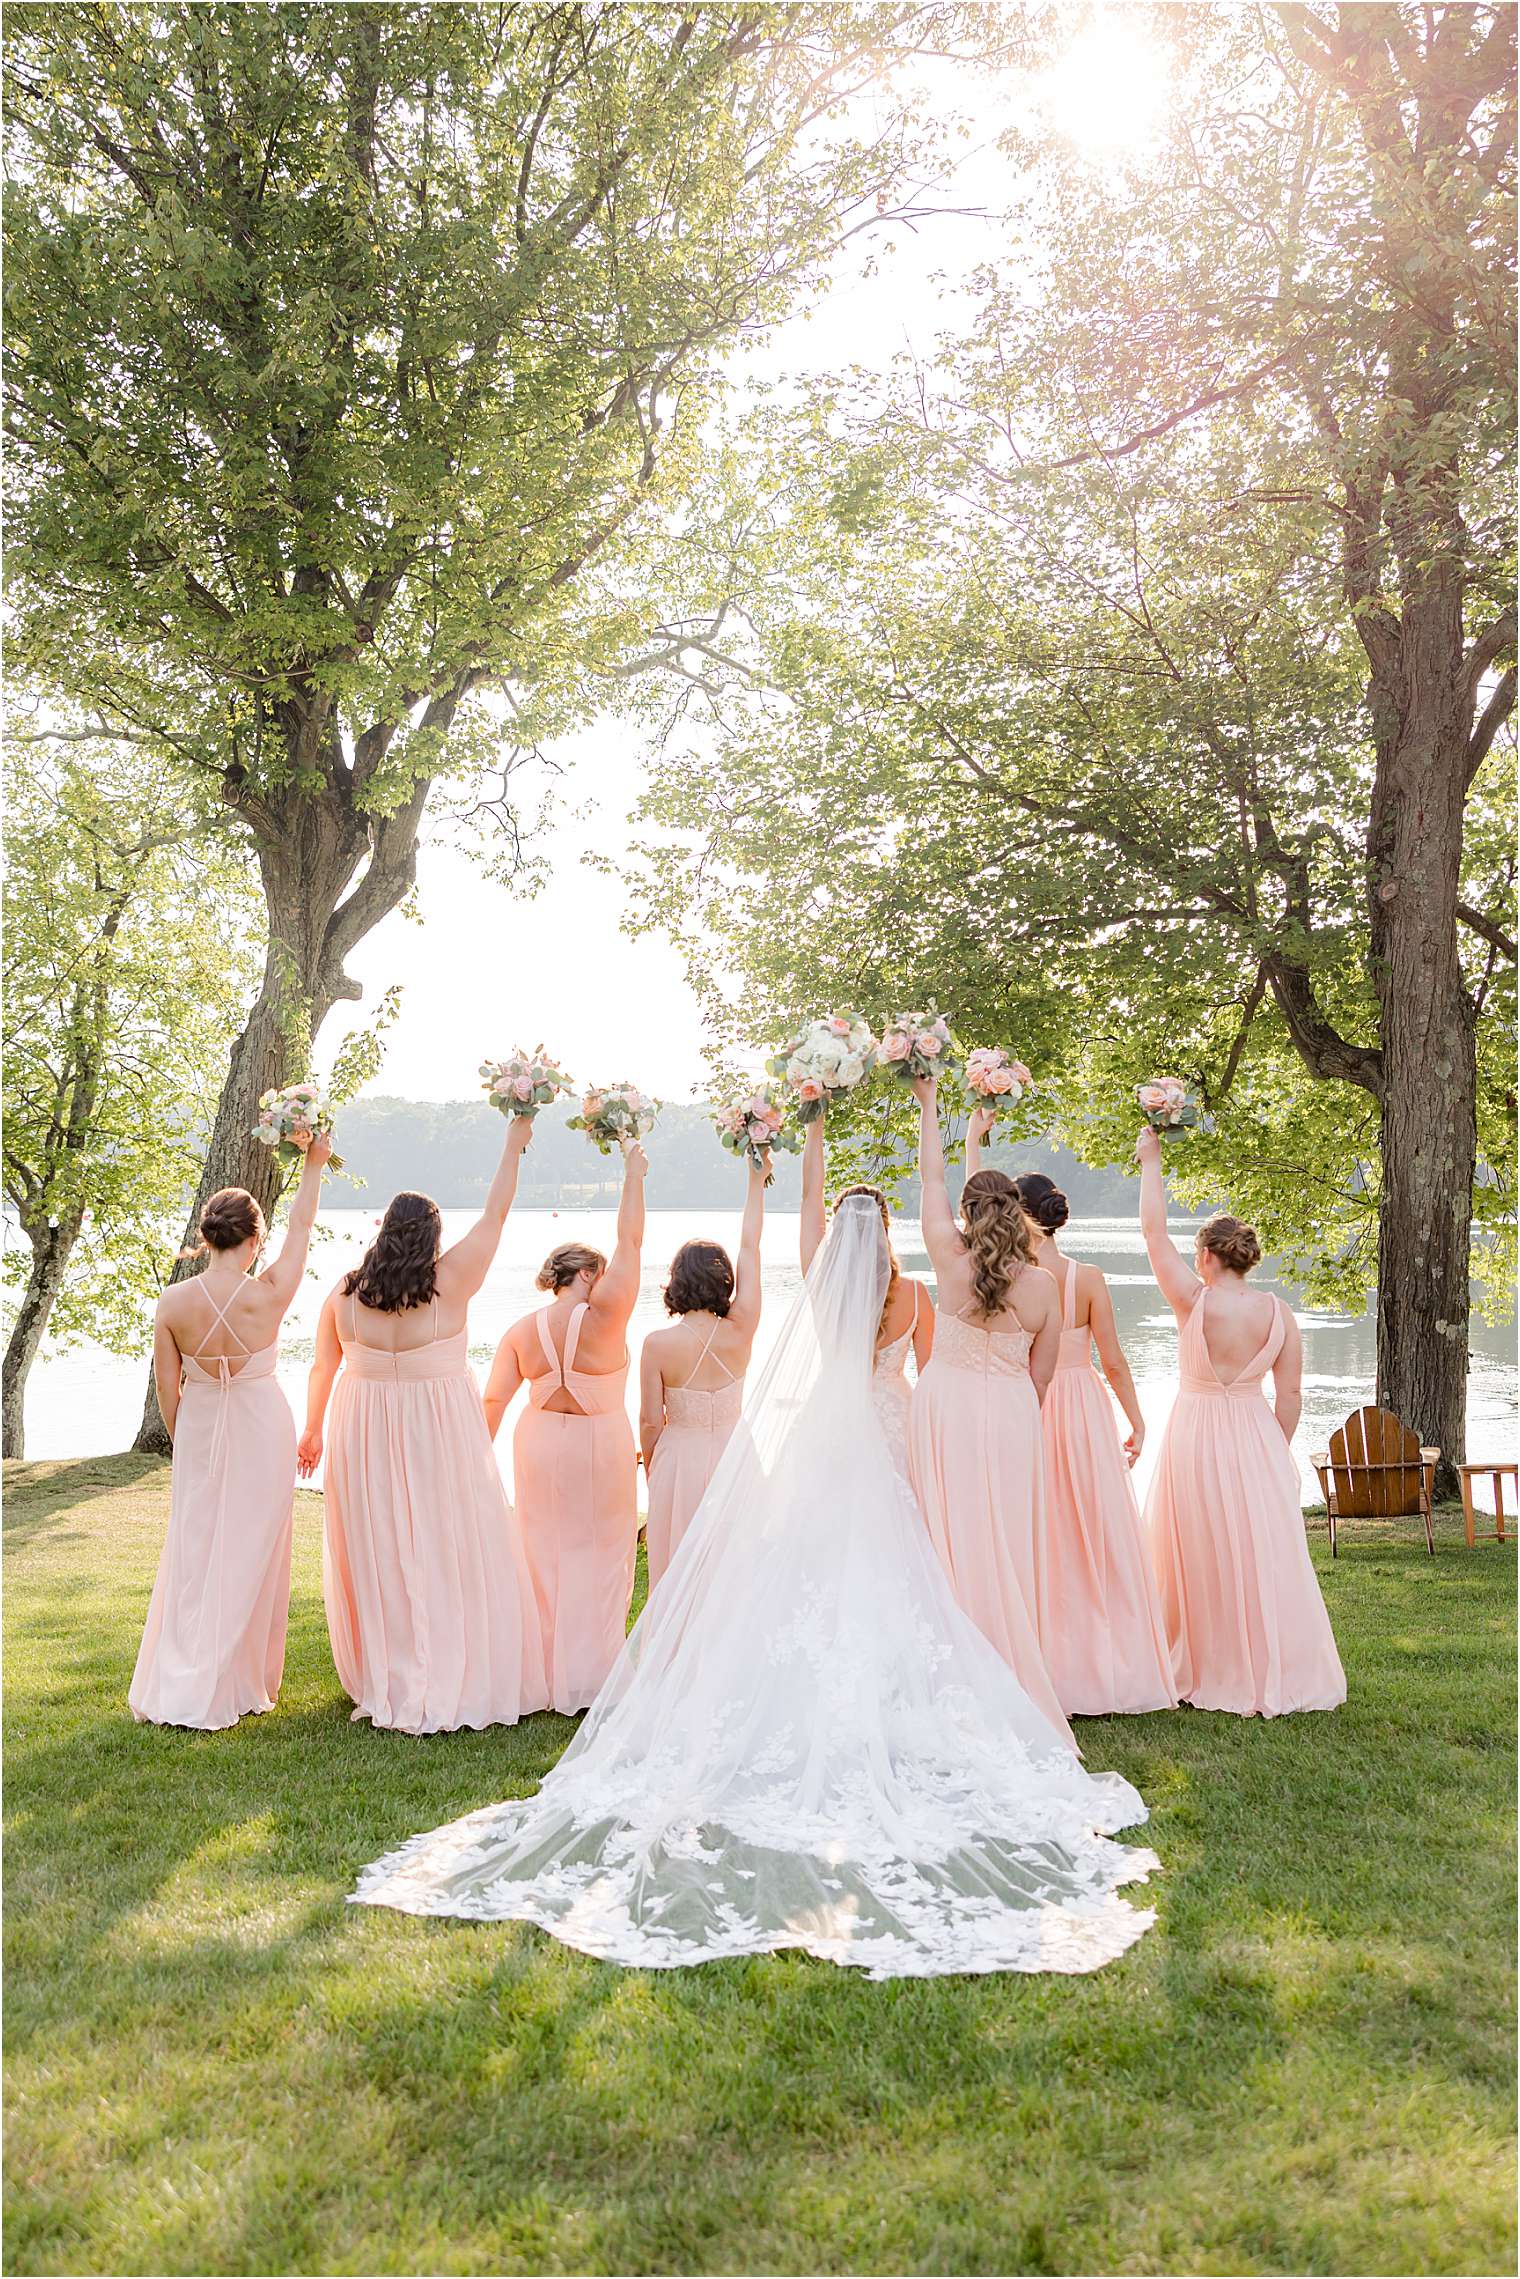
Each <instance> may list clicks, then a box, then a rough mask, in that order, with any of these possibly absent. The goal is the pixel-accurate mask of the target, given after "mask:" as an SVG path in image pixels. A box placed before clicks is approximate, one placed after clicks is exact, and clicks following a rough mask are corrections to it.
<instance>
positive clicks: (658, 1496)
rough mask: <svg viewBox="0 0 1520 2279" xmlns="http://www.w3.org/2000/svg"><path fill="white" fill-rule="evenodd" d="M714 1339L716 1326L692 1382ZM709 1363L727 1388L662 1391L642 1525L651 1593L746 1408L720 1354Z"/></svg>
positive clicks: (675, 1387)
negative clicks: (661, 1419)
mask: <svg viewBox="0 0 1520 2279" xmlns="http://www.w3.org/2000/svg"><path fill="white" fill-rule="evenodd" d="M717 1334H718V1325H717V1323H716V1322H714V1324H713V1326H712V1329H711V1331H710V1333H709V1335H708V1339H707V1343H706V1345H704V1346H703V1348H702V1350H701V1352H700V1353H699V1354H698V1356H697V1363H696V1368H695V1369H693V1370H692V1373H691V1374H692V1376H693V1377H695V1375H696V1374H697V1370H698V1369H700V1368H701V1366H702V1364H703V1362H704V1361H705V1360H706V1359H707V1356H708V1353H709V1351H710V1350H711V1347H712V1341H713V1339H714V1338H715V1337H716V1336H717ZM712 1358H713V1363H714V1366H715V1367H717V1368H719V1369H721V1370H722V1371H723V1374H724V1376H725V1377H726V1378H727V1380H728V1382H727V1383H726V1384H723V1385H715V1386H713V1387H712V1389H711V1390H710V1391H707V1392H704V1391H703V1390H702V1389H701V1388H700V1387H698V1386H696V1385H693V1384H692V1383H691V1381H690V1379H688V1380H687V1382H686V1383H685V1384H684V1385H667V1386H666V1388H665V1429H664V1431H663V1432H662V1433H661V1434H660V1437H659V1439H658V1440H657V1441H656V1442H655V1450H654V1455H653V1456H652V1457H651V1458H650V1463H649V1516H648V1518H647V1519H646V1520H645V1522H644V1551H645V1556H646V1558H647V1559H648V1562H649V1587H650V1589H651V1590H653V1589H654V1586H655V1584H656V1583H657V1582H659V1580H660V1578H661V1577H662V1575H663V1574H664V1572H665V1570H666V1568H667V1567H668V1566H669V1565H670V1562H671V1560H672V1559H673V1558H674V1557H675V1555H676V1547H677V1545H678V1544H679V1543H680V1541H681V1538H682V1536H683V1535H684V1534H685V1533H686V1530H687V1528H688V1527H689V1526H690V1525H691V1521H692V1515H693V1513H694V1512H695V1511H696V1508H697V1506H698V1504H699V1503H700V1502H701V1501H702V1498H703V1496H704V1495H705V1494H706V1493H707V1483H708V1481H709V1480H710V1479H711V1478H712V1476H713V1474H714V1472H715V1471H716V1470H717V1469H718V1459H719V1457H720V1456H721V1455H722V1454H723V1451H724V1449H725V1448H726V1447H727V1446H728V1444H729V1441H730V1440H731V1439H732V1438H733V1431H734V1427H735V1425H736V1424H737V1423H738V1421H739V1411H740V1409H741V1408H742V1406H743V1403H744V1379H743V1378H742V1377H736V1376H735V1375H734V1373H733V1371H732V1370H731V1369H730V1368H729V1367H728V1365H727V1363H726V1362H725V1361H724V1360H723V1357H722V1355H721V1354H717V1353H714V1354H713V1356H712Z"/></svg>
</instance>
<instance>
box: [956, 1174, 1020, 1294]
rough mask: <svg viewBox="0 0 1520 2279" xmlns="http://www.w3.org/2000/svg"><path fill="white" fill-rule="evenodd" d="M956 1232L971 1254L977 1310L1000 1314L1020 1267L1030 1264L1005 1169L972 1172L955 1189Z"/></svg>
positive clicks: (1016, 1201) (1017, 1205)
mask: <svg viewBox="0 0 1520 2279" xmlns="http://www.w3.org/2000/svg"><path fill="white" fill-rule="evenodd" d="M961 1236H962V1239H963V1240H964V1242H965V1245H966V1248H967V1249H968V1250H969V1251H970V1253H971V1288H972V1291H973V1293H974V1295H975V1298H976V1304H977V1311H978V1312H979V1313H980V1314H982V1315H984V1316H985V1315H988V1314H997V1313H1001V1312H1002V1310H1003V1308H1004V1306H1005V1305H1006V1304H1007V1302H1008V1293H1009V1291H1010V1290H1011V1289H1012V1288H1013V1285H1014V1280H1015V1277H1016V1276H1017V1274H1018V1272H1019V1269H1020V1267H1022V1266H1028V1265H1030V1264H1031V1263H1032V1259H1031V1253H1030V1248H1029V1227H1028V1223H1027V1221H1026V1220H1025V1217H1024V1211H1023V1206H1022V1204H1021V1203H1020V1201H1019V1191H1018V1189H1017V1187H1015V1185H1014V1183H1013V1181H1012V1180H1011V1179H1010V1178H1009V1176H1008V1174H1007V1172H1006V1171H978V1172H975V1173H974V1174H973V1175H972V1177H971V1178H970V1179H968V1180H967V1181H966V1184H965V1186H964V1187H963V1188H962V1189H961Z"/></svg>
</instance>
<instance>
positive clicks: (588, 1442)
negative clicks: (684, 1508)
mask: <svg viewBox="0 0 1520 2279" xmlns="http://www.w3.org/2000/svg"><path fill="white" fill-rule="evenodd" d="M547 1311H548V1309H547V1308H545V1309H544V1310H543V1311H542V1312H540V1313H539V1314H538V1315H537V1316H536V1317H535V1318H536V1320H537V1322H538V1334H539V1337H540V1339H541V1341H542V1343H543V1348H544V1353H545V1355H546V1356H547V1358H548V1362H549V1369H548V1372H547V1374H546V1375H544V1376H542V1377H530V1378H529V1379H528V1403H529V1405H528V1407H527V1408H526V1409H524V1411H523V1413H522V1415H521V1416H520V1417H519V1418H518V1420H517V1429H516V1431H515V1432H514V1433H513V1435H512V1477H513V1484H514V1492H515V1495H516V1500H517V1516H518V1520H519V1522H520V1524H521V1527H522V1534H523V1548H524V1549H525V1551H526V1552H527V1555H528V1566H529V1569H530V1571H531V1573H532V1576H533V1589H534V1593H535V1595H536V1597H537V1600H538V1611H539V1618H540V1621H541V1622H542V1625H543V1648H544V1664H545V1668H546V1669H547V1671H548V1679H549V1700H550V1702H551V1704H552V1706H553V1707H554V1708H555V1709H560V1710H565V1711H572V1710H577V1709H584V1708H585V1707H586V1705H587V1703H588V1702H591V1701H594V1700H595V1699H596V1696H597V1694H598V1693H599V1692H600V1691H601V1687H602V1681H603V1679H604V1678H605V1677H606V1675H607V1672H608V1671H609V1670H610V1669H611V1667H612V1665H613V1663H614V1662H615V1661H616V1659H617V1657H618V1653H619V1651H620V1649H621V1647H622V1644H623V1640H624V1638H625V1637H626V1636H627V1632H628V1606H629V1601H630V1600H631V1599H632V1597H633V1565H634V1554H635V1552H636V1550H637V1548H638V1537H639V1507H638V1480H637V1475H636V1473H635V1470H634V1447H633V1427H632V1425H631V1424H630V1423H629V1421H628V1409H627V1405H626V1403H627V1384H628V1356H627V1353H626V1352H625V1353H624V1355H623V1360H622V1364H621V1366H620V1367H619V1368H616V1369H608V1370H604V1371H601V1372H600V1373H599V1374H597V1375H595V1376H592V1375H588V1373H587V1372H586V1371H585V1370H584V1369H577V1368H576V1366H575V1349H576V1347H577V1345H578V1344H579V1342H580V1334H581V1328H582V1325H583V1324H584V1322H585V1319H586V1308H585V1306H584V1305H579V1306H577V1307H576V1308H575V1309H574V1311H573V1312H572V1314H571V1316H570V1322H569V1326H568V1328H567V1330H566V1332H565V1350H564V1355H563V1357H561V1356H560V1355H559V1354H558V1353H556V1351H555V1349H554V1340H553V1338H552V1337H551V1336H550V1335H549V1325H548V1321H547V1319H546V1315H547ZM561 1391H563V1392H567V1393H568V1394H569V1395H570V1397H571V1399H572V1400H573V1401H575V1402H577V1403H578V1404H579V1414H577V1413H576V1412H575V1411H574V1410H570V1409H550V1408H546V1407H545V1406H544V1403H545V1402H546V1401H549V1400H552V1399H553V1397H554V1395H555V1394H556V1393H558V1392H561ZM656 1453H658V1451H657V1452H656Z"/></svg>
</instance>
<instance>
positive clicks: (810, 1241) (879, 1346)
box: [801, 1116, 934, 1480]
mask: <svg viewBox="0 0 1520 2279" xmlns="http://www.w3.org/2000/svg"><path fill="white" fill-rule="evenodd" d="M823 1188H824V1160H823V1118H822V1117H821V1116H820V1117H817V1118H816V1119H815V1120H814V1122H812V1123H810V1124H809V1125H808V1127H807V1136H806V1138H805V1140H804V1142H803V1148H802V1220H801V1237H802V1271H803V1273H804V1274H806V1273H807V1270H808V1268H809V1267H810V1266H811V1265H812V1263H813V1260H814V1258H815V1257H816V1256H817V1253H818V1250H819V1247H820V1245H821V1244H822V1242H823V1237H824V1230H825V1226H826V1224H827V1214H826V1212H825V1209H824V1200H823ZM846 1195H869V1196H870V1198H871V1200H872V1202H873V1203H874V1204H875V1205H876V1207H877V1209H878V1210H879V1211H880V1212H881V1223H882V1225H883V1226H884V1227H885V1228H886V1230H887V1263H888V1278H887V1294H886V1297H885V1299H884V1300H883V1302H882V1309H881V1320H880V1322H879V1324H878V1325H877V1330H876V1354H875V1359H874V1361H873V1363H872V1366H871V1401H872V1405H873V1406H874V1408H875V1410H876V1414H877V1416H878V1418H879V1419H880V1421H881V1429H882V1431H883V1433H884V1434H885V1435H886V1441H887V1448H888V1451H889V1452H890V1454H891V1458H892V1461H893V1463H894V1464H895V1465H896V1466H897V1469H898V1471H899V1472H901V1474H902V1476H903V1478H904V1479H905V1480H906V1479H907V1478H908V1404H909V1402H910V1400H911V1398H912V1393H911V1390H910V1387H909V1384H908V1379H907V1360H908V1348H909V1346H910V1345H911V1346H912V1348H913V1366H914V1368H915V1369H916V1370H917V1371H918V1374H919V1375H920V1376H922V1375H923V1373H924V1370H925V1369H926V1368H927V1367H928V1363H929V1355H930V1354H931V1353H932V1351H933V1350H934V1300H933V1299H932V1298H931V1297H930V1295H929V1293H928V1290H927V1289H926V1288H925V1286H924V1284H923V1283H922V1282H915V1281H913V1280H911V1279H910V1278H909V1277H908V1276H907V1275H905V1274H903V1273H901V1272H900V1271H899V1269H898V1264H897V1254H896V1252H895V1251H894V1250H893V1248H892V1217H891V1213H890V1212H889V1211H888V1209H887V1198H886V1196H885V1195H884V1194H883V1193H882V1191H881V1189H880V1188H879V1187H868V1186H865V1185H864V1184H862V1185H860V1186H856V1187H844V1188H841V1190H840V1192H839V1194H838V1195H836V1196H835V1198H834V1200H835V1201H836V1202H842V1201H843V1200H844V1197H845V1196H846Z"/></svg>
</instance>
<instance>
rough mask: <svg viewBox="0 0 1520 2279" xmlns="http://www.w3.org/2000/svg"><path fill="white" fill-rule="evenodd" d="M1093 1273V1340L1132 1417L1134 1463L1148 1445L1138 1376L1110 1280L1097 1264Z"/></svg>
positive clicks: (1129, 1451)
mask: <svg viewBox="0 0 1520 2279" xmlns="http://www.w3.org/2000/svg"><path fill="white" fill-rule="evenodd" d="M1071 1271H1072V1272H1073V1273H1074V1274H1075V1273H1076V1272H1078V1269H1077V1268H1076V1267H1075V1266H1074V1267H1073V1268H1072V1269H1071ZM1082 1271H1084V1272H1085V1271H1087V1269H1085V1268H1084V1269H1082ZM1091 1273H1092V1277H1093V1279H1092V1284H1091V1293H1092V1294H1091V1297H1090V1298H1089V1300H1088V1308H1087V1319H1088V1326H1089V1327H1090V1329H1091V1330H1092V1333H1093V1343H1094V1344H1095V1345H1096V1346H1097V1348H1098V1359H1099V1361H1100V1363H1101V1364H1102V1368H1103V1374H1104V1376H1105V1377H1106V1378H1107V1379H1108V1381H1109V1384H1110V1385H1111V1386H1112V1387H1113V1391H1114V1398H1115V1400H1116V1401H1117V1402H1118V1403H1119V1406H1120V1408H1121V1409H1123V1411H1124V1413H1125V1415H1126V1416H1127V1417H1128V1419H1129V1434H1128V1437H1127V1438H1126V1440H1125V1443H1124V1453H1125V1455H1126V1456H1127V1457H1128V1458H1129V1460H1130V1462H1131V1464H1134V1463H1137V1462H1138V1461H1139V1457H1140V1451H1141V1449H1142V1448H1143V1447H1144V1446H1145V1419H1144V1417H1143V1416H1142V1415H1141V1414H1140V1399H1139V1395H1138V1394H1137V1393H1136V1391H1135V1380H1134V1378H1133V1377H1132V1376H1131V1375H1130V1368H1129V1363H1128V1362H1127V1361H1126V1360H1125V1358H1124V1348H1123V1346H1122V1345H1121V1344H1120V1343H1119V1325H1118V1323H1117V1322H1116V1321H1115V1320H1114V1301H1113V1299H1112V1298H1111V1297H1110V1296H1109V1291H1108V1284H1107V1282H1105V1281H1104V1279H1103V1276H1102V1275H1101V1274H1100V1273H1099V1272H1098V1270H1097V1268H1096V1267H1093V1268H1092V1269H1091Z"/></svg>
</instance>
